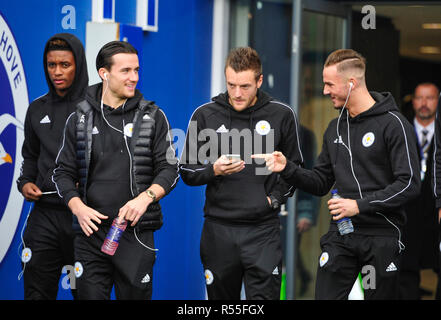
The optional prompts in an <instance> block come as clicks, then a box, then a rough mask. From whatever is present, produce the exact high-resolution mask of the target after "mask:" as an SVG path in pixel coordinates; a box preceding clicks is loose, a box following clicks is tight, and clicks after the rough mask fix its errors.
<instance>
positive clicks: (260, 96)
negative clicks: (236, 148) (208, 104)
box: [211, 90, 272, 129]
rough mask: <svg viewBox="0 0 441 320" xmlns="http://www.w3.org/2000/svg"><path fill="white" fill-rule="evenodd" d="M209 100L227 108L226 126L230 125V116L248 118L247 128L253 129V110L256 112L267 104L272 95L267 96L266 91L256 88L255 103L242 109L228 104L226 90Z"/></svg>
mask: <svg viewBox="0 0 441 320" xmlns="http://www.w3.org/2000/svg"><path fill="white" fill-rule="evenodd" d="M211 100H212V101H214V102H216V103H219V104H220V105H222V106H224V107H225V109H226V110H227V112H228V118H229V123H228V128H230V127H231V121H232V118H236V119H242V120H249V128H250V129H253V127H254V126H253V118H254V114H255V112H257V111H258V110H260V109H261V108H263V107H264V106H265V105H267V104H268V103H269V102H270V101H271V100H272V97H271V96H269V95H268V94H267V93H266V92H264V91H262V90H257V101H256V104H254V105H253V106H250V107H248V108H246V109H244V110H242V111H237V110H235V109H234V107H233V106H232V105H231V104H230V101H229V96H228V91H226V92H224V93H221V94H219V95H218V96H216V97H213V98H212V99H211Z"/></svg>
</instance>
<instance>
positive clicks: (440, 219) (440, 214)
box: [438, 208, 441, 223]
mask: <svg viewBox="0 0 441 320" xmlns="http://www.w3.org/2000/svg"><path fill="white" fill-rule="evenodd" d="M438 223H441V208H439V209H438Z"/></svg>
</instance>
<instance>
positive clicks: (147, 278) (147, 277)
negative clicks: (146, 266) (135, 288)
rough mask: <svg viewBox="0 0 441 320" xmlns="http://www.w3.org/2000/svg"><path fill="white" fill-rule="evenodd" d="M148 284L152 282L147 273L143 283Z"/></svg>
mask: <svg viewBox="0 0 441 320" xmlns="http://www.w3.org/2000/svg"><path fill="white" fill-rule="evenodd" d="M148 282H150V276H149V274H148V273H147V274H146V275H145V276H144V278H142V280H141V283H148Z"/></svg>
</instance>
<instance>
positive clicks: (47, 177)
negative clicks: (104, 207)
mask: <svg viewBox="0 0 441 320" xmlns="http://www.w3.org/2000/svg"><path fill="white" fill-rule="evenodd" d="M43 68H44V72H45V75H46V81H47V84H48V87H49V92H48V93H47V94H45V95H44V96H42V97H40V98H38V99H36V100H34V101H33V102H32V103H31V104H30V106H29V108H28V111H27V114H26V120H25V129H24V131H25V141H24V143H23V148H22V154H23V159H24V161H23V164H22V169H21V175H20V177H19V178H18V180H17V186H18V189H19V191H20V192H21V193H22V194H23V196H24V197H25V198H26V200H28V201H34V203H35V204H34V207H33V210H32V212H31V213H30V215H29V217H28V219H27V226H26V230H25V232H24V236H23V240H24V241H23V242H24V243H23V245H24V249H23V254H22V260H23V270H24V296H25V299H56V297H57V292H58V281H59V278H60V275H61V271H62V268H63V266H65V265H73V262H74V257H73V232H72V214H71V213H70V210H69V209H68V208H67V207H66V205H65V204H64V202H63V201H62V200H61V199H60V198H59V197H58V195H57V194H55V190H56V189H55V186H54V183H53V182H52V180H51V176H52V171H53V169H54V168H55V158H56V156H57V153H58V149H59V146H60V143H61V137H62V134H63V129H64V124H65V122H66V119H67V116H68V115H69V114H70V113H71V112H72V111H74V110H75V106H76V104H77V103H78V101H80V99H82V98H84V95H85V93H86V88H87V85H88V81H89V79H88V75H87V66H86V58H85V54H84V48H83V45H82V44H81V42H80V40H78V38H76V37H75V36H74V35H72V34H68V33H60V34H56V35H54V36H53V37H51V38H50V39H49V40H48V42H47V43H46V46H45V49H44V54H43ZM72 293H73V295H74V297H75V290H73V291H72Z"/></svg>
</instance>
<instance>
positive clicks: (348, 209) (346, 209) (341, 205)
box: [328, 199, 360, 220]
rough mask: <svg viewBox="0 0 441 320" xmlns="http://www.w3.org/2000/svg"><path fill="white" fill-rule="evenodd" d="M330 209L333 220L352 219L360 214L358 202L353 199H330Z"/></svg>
mask: <svg viewBox="0 0 441 320" xmlns="http://www.w3.org/2000/svg"><path fill="white" fill-rule="evenodd" d="M328 208H329V213H330V214H331V215H332V216H333V217H332V219H333V220H340V219H341V218H344V217H352V216H355V215H357V214H359V213H360V211H359V209H358V205H357V201H355V200H352V199H330V200H329V201H328Z"/></svg>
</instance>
